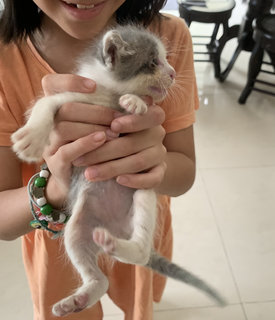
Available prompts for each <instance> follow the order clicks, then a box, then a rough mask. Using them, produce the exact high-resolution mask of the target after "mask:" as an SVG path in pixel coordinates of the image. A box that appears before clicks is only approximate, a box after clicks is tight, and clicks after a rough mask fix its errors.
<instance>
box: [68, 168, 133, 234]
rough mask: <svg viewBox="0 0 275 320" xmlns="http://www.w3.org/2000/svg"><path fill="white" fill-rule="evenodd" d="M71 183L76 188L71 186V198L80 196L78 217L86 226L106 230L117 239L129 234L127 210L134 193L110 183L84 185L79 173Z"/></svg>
mask: <svg viewBox="0 0 275 320" xmlns="http://www.w3.org/2000/svg"><path fill="white" fill-rule="evenodd" d="M74 180H75V181H74V184H76V185H74V186H72V190H71V198H72V197H73V198H75V197H76V196H77V197H79V196H81V193H82V192H84V197H85V201H84V206H83V211H82V213H83V219H84V220H85V221H86V223H87V224H89V225H90V224H91V225H92V226H93V227H94V226H103V227H106V228H107V229H108V230H110V231H111V232H112V233H113V234H114V235H117V236H120V237H122V236H123V237H124V236H125V237H126V236H127V234H130V233H131V229H132V226H131V218H132V217H131V207H132V203H133V194H134V192H135V191H136V190H135V189H131V188H127V187H124V186H121V185H119V184H118V183H117V182H116V181H115V180H114V179H111V180H107V181H99V182H87V181H85V179H84V178H83V171H82V172H79V171H77V173H76V175H75V178H74ZM71 200H72V199H71ZM75 200H76V199H75ZM75 200H74V201H75Z"/></svg>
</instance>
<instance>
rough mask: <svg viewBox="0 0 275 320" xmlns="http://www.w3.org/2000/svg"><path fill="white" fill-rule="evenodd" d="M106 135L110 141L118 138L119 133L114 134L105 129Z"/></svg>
mask: <svg viewBox="0 0 275 320" xmlns="http://www.w3.org/2000/svg"><path fill="white" fill-rule="evenodd" d="M106 134H107V136H108V137H109V138H111V139H114V138H117V137H118V136H119V133H117V132H114V131H112V130H110V129H107V130H106Z"/></svg>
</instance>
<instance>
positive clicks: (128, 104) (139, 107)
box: [119, 94, 148, 114]
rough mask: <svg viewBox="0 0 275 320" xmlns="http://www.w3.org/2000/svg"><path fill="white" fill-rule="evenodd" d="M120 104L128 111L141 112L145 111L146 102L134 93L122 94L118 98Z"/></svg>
mask: <svg viewBox="0 0 275 320" xmlns="http://www.w3.org/2000/svg"><path fill="white" fill-rule="evenodd" d="M119 104H120V106H121V107H122V108H123V109H125V110H126V111H128V112H130V113H135V114H143V113H145V112H147V109H148V107H147V104H146V103H145V102H144V101H143V100H142V99H141V98H140V97H138V96H136V95H134V94H124V95H123V96H121V97H120V99H119Z"/></svg>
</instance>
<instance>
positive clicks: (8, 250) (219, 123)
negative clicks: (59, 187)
mask: <svg viewBox="0 0 275 320" xmlns="http://www.w3.org/2000/svg"><path fill="white" fill-rule="evenodd" d="M230 47H234V41H233V42H232V43H231V45H230ZM230 47H229V48H228V50H227V55H226V56H229V52H230V50H231V48H230ZM248 57H249V54H248V53H242V54H241V57H240V59H239V60H238V61H237V64H236V65H235V67H234V70H233V71H232V72H231V74H230V76H229V78H228V80H227V81H226V82H225V83H223V84H221V83H219V82H218V81H216V80H215V79H214V76H213V69H212V66H211V65H210V64H207V63H201V64H196V72H197V80H198V87H199V94H200V99H201V107H200V110H199V111H198V113H197V122H196V125H195V138H196V149H197V162H198V170H197V178H196V182H195V184H194V186H193V188H192V189H191V190H190V191H189V192H188V193H187V194H186V195H184V196H181V197H178V198H176V199H173V202H172V206H173V224H174V237H175V244H174V261H176V262H178V263H179V264H182V265H184V266H185V267H187V268H188V269H189V270H192V271H193V272H194V273H197V274H199V275H200V276H201V277H202V278H204V279H206V280H207V281H208V282H210V283H211V284H212V285H213V286H215V287H216V288H217V289H218V290H220V291H221V292H222V293H223V295H224V296H225V297H226V299H227V301H228V306H227V307H226V308H223V309H221V308H218V307H216V306H215V305H214V304H213V302H212V301H210V300H209V299H208V298H206V297H205V296H204V295H203V294H201V293H200V292H198V291H197V290H195V289H192V288H190V287H188V286H187V285H183V284H179V283H177V282H175V281H172V280H169V281H168V285H167V288H166V291H165V294H164V297H163V300H162V302H161V303H160V304H157V305H155V313H154V320H167V319H173V320H232V319H234V320H274V319H275V271H274V270H275V200H274V190H275V99H274V98H273V97H270V96H267V95H263V94H260V93H257V92H253V93H252V94H251V96H250V97H249V98H248V101H247V103H246V105H242V106H241V105H239V104H238V103H237V99H238V96H239V94H240V92H241V90H242V87H243V86H244V84H245V80H246V78H245V74H246V68H247V62H248ZM225 59H226V57H225ZM0 257H1V258H0V259H1V272H0V283H1V289H2V290H1V291H0V318H1V319H5V320H19V319H20V320H31V318H32V311H31V301H30V297H29V291H28V287H27V282H26V279H25V276H24V271H23V266H22V262H21V255H20V240H18V241H15V242H10V243H6V242H0ZM103 305H104V312H105V317H104V319H110V320H111V319H112V320H122V319H123V315H122V313H121V311H120V310H119V309H118V308H117V307H115V306H114V305H113V304H112V303H111V302H110V301H109V300H108V299H107V298H106V297H105V298H104V299H103ZM76 320H77V318H76ZM144 320H148V319H144Z"/></svg>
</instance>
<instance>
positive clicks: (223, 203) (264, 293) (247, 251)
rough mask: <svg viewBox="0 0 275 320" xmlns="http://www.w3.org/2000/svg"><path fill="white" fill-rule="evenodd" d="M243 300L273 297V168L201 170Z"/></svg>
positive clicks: (274, 237) (274, 207)
mask: <svg viewBox="0 0 275 320" xmlns="http://www.w3.org/2000/svg"><path fill="white" fill-rule="evenodd" d="M202 176H203V179H204V181H205V185H206V187H207V190H208V193H209V197H210V200H211V202H212V206H213V209H214V212H215V215H216V217H217V221H218V224H219V227H220V230H221V234H222V237H223V239H224V242H225V246H226V250H227V253H228V256H229V259H230V261H231V265H232V269H233V273H234V276H235V278H236V281H237V285H238V287H239V290H240V293H241V297H242V300H243V301H250V302H255V301H263V300H275V273H274V266H275V241H274V240H275V215H274V212H275V201H274V190H275V167H262V168H242V169H234V168H233V169H219V170H216V169H213V170H202Z"/></svg>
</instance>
